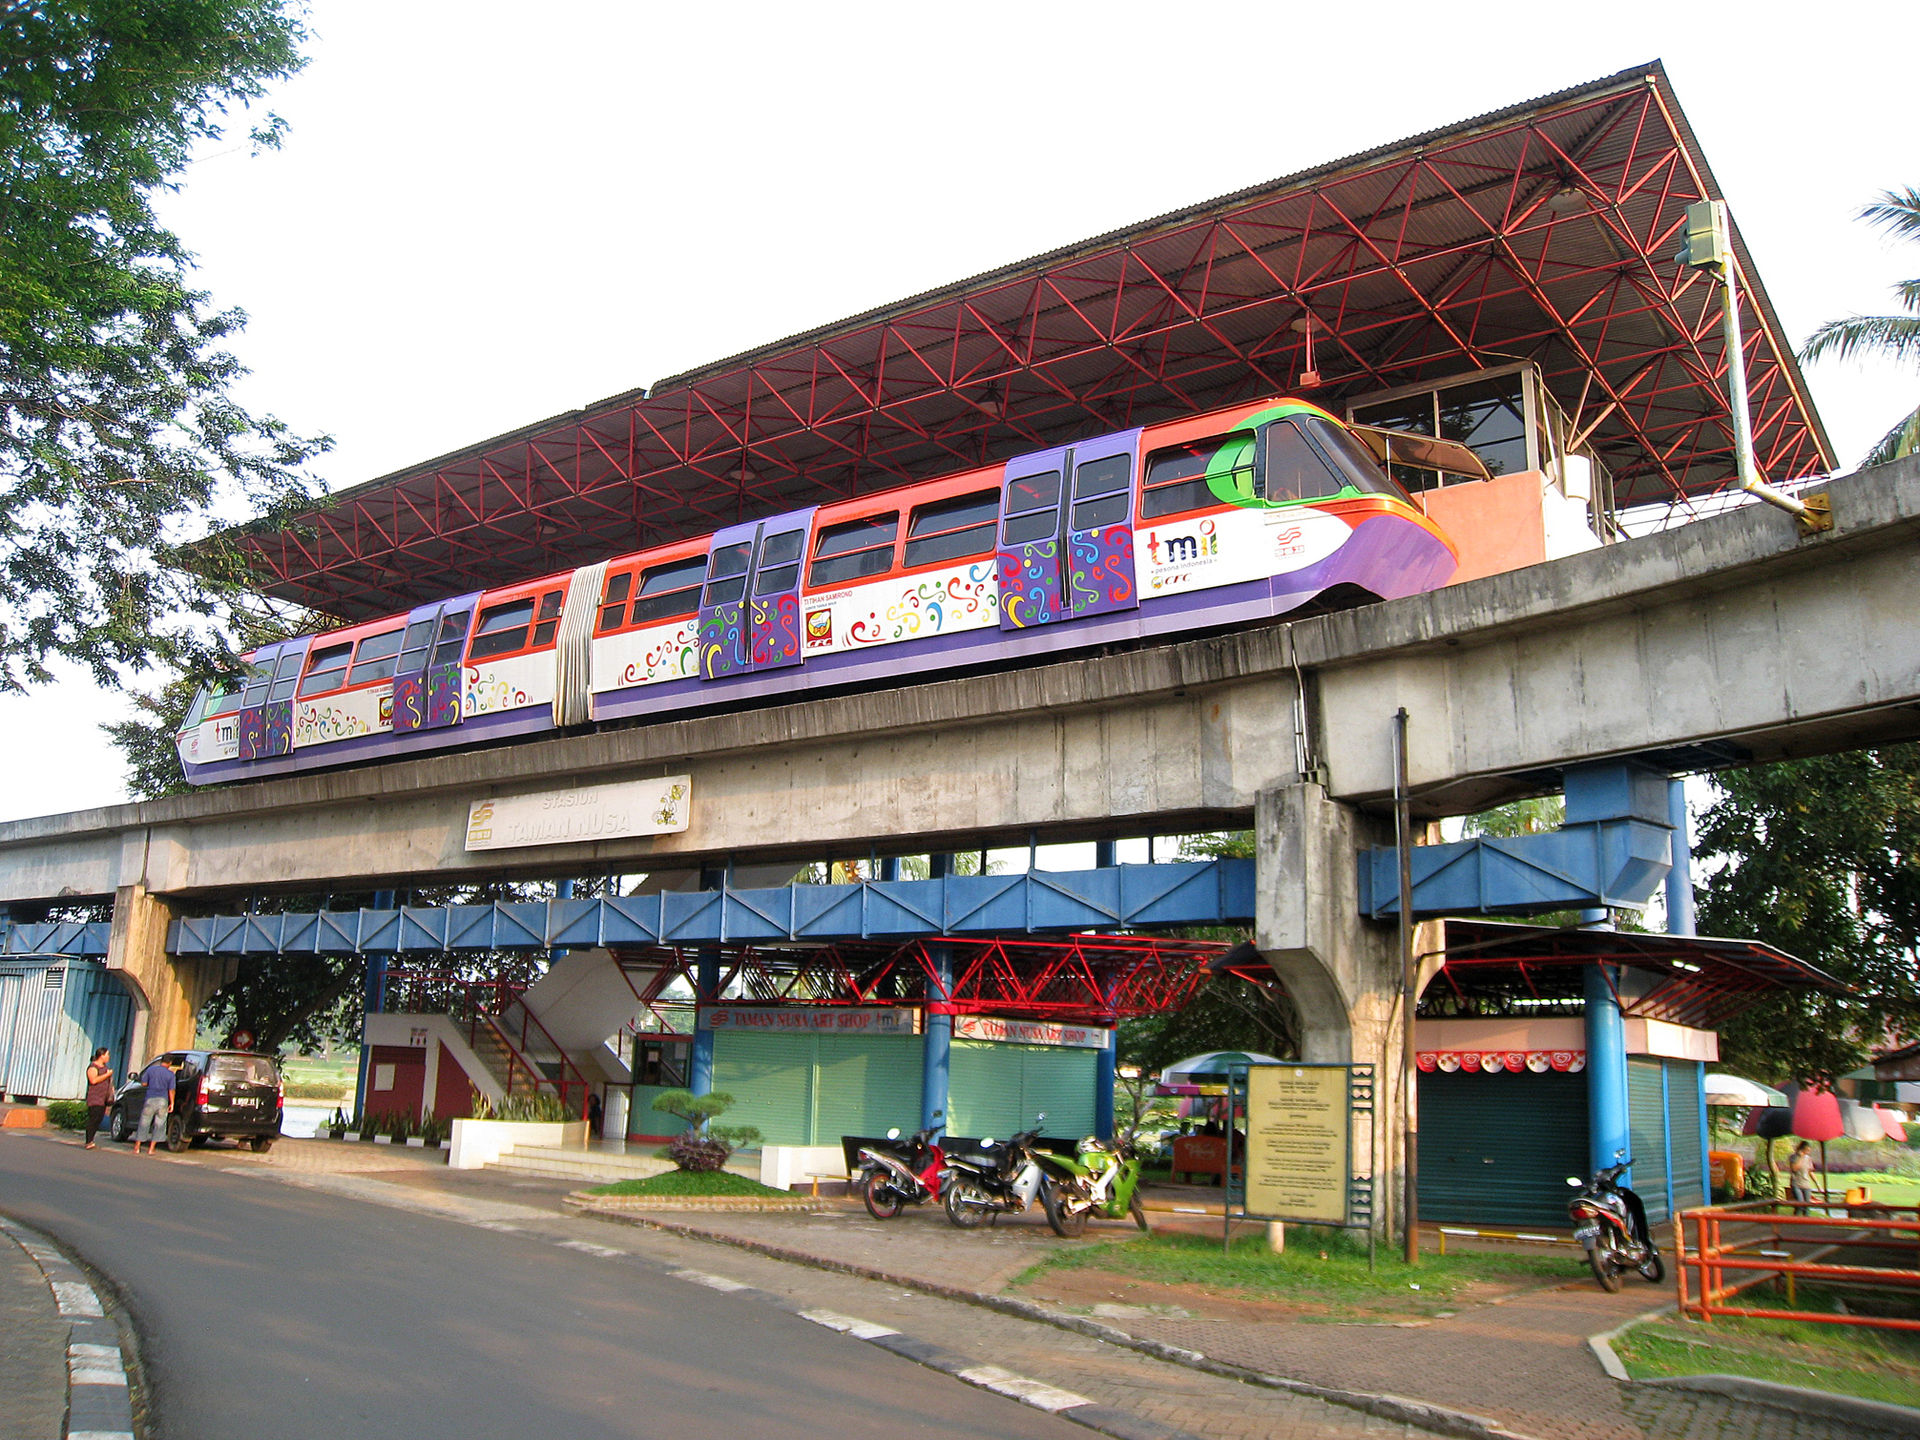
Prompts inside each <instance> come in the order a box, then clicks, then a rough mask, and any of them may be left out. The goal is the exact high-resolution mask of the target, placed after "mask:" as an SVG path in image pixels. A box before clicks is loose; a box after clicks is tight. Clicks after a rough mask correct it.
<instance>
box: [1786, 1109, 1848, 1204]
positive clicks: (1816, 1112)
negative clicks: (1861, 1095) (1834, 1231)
mask: <svg viewBox="0 0 1920 1440" xmlns="http://www.w3.org/2000/svg"><path fill="white" fill-rule="evenodd" d="M1793 1133H1794V1134H1796V1135H1798V1136H1799V1137H1800V1138H1801V1139H1802V1140H1818V1141H1819V1142H1820V1193H1821V1194H1822V1195H1825V1194H1826V1192H1827V1141H1829V1140H1838V1139H1839V1138H1840V1137H1841V1136H1842V1135H1844V1134H1846V1133H1847V1126H1846V1121H1845V1120H1843V1119H1842V1118H1841V1115H1840V1097H1839V1096H1838V1095H1835V1094H1834V1093H1833V1092H1832V1091H1831V1090H1800V1091H1798V1092H1797V1093H1796V1094H1795V1095H1794V1097H1793Z"/></svg>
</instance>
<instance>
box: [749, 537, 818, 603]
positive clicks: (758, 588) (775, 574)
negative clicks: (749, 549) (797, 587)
mask: <svg viewBox="0 0 1920 1440" xmlns="http://www.w3.org/2000/svg"><path fill="white" fill-rule="evenodd" d="M806 538H807V532H806V531H804V530H785V531H782V532H781V533H780V534H778V535H769V536H767V538H766V540H765V541H764V542H762V544H761V546H760V573H759V575H758V576H757V577H755V579H754V582H753V593H754V594H756V595H778V594H779V593H780V592H781V591H783V590H791V589H793V587H794V584H795V582H797V581H798V580H799V579H800V547H801V545H802V544H803V543H804V542H805V541H806Z"/></svg>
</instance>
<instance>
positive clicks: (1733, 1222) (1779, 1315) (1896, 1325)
mask: <svg viewBox="0 0 1920 1440" xmlns="http://www.w3.org/2000/svg"><path fill="white" fill-rule="evenodd" d="M1832 1209H1838V1210H1841V1211H1842V1212H1843V1213H1840V1214H1830V1213H1828V1211H1829V1210H1832ZM1689 1239H1691V1243H1689ZM1674 1246H1675V1250H1676V1252H1677V1254H1676V1262H1677V1263H1676V1267H1675V1269H1676V1274H1675V1280H1676V1282H1677V1284H1678V1286H1679V1292H1680V1294H1679V1300H1680V1313H1681V1314H1683V1315H1690V1316H1693V1317H1694V1318H1696V1319H1699V1320H1711V1319H1712V1318H1713V1317H1714V1316H1716V1315H1736V1316H1743V1317H1748V1318H1753V1319H1766V1320H1811V1321H1815V1322H1818V1323H1821V1324H1828V1325H1869V1326H1875V1327H1878V1328H1880V1329H1886V1330H1920V1319H1905V1318H1901V1317H1898V1316H1885V1315H1867V1314H1860V1313H1858V1312H1857V1310H1850V1311H1847V1312H1845V1313H1840V1312H1836V1311H1832V1310H1824V1311H1823V1310H1808V1309H1803V1308H1801V1307H1800V1306H1799V1303H1798V1300H1799V1297H1798V1295H1797V1293H1796V1282H1797V1281H1799V1280H1801V1279H1806V1280H1818V1281H1825V1282H1828V1283H1830V1284H1837V1285H1845V1286H1849V1287H1854V1286H1868V1287H1872V1288H1873V1289H1876V1290H1893V1291H1909V1292H1912V1293H1913V1294H1914V1295H1915V1296H1916V1297H1917V1298H1920V1207H1916V1206H1912V1205H1854V1206H1845V1207H1843V1206H1821V1205H1810V1204H1807V1203H1805V1202H1802V1201H1793V1200H1749V1201H1747V1202H1745V1203H1743V1204H1738V1205H1716V1206H1709V1207H1706V1208H1704V1209H1699V1210H1687V1211H1684V1212H1682V1214H1681V1216H1680V1219H1679V1223H1677V1224H1676V1225H1675V1226H1674ZM1835 1256H1839V1257H1840V1259H1839V1260H1838V1261H1836V1260H1834V1259H1833V1258H1832V1257H1835ZM1767 1280H1773V1281H1776V1282H1777V1283H1778V1284H1779V1286H1780V1289H1781V1291H1782V1292H1783V1293H1784V1296H1785V1303H1784V1304H1783V1305H1776V1306H1763V1305H1756V1304H1752V1303H1745V1302H1741V1303H1732V1304H1730V1303H1728V1302H1729V1301H1740V1297H1741V1294H1742V1292H1743V1291H1746V1290H1749V1289H1751V1288H1752V1287H1753V1286H1755V1285H1758V1284H1760V1283H1762V1282H1764V1281H1767Z"/></svg>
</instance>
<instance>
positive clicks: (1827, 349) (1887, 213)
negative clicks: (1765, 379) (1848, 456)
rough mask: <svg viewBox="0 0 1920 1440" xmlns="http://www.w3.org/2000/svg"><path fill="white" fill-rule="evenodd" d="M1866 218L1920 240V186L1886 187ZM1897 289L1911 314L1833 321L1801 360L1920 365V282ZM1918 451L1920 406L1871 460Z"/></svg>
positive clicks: (1864, 214) (1866, 211)
mask: <svg viewBox="0 0 1920 1440" xmlns="http://www.w3.org/2000/svg"><path fill="white" fill-rule="evenodd" d="M1860 218H1861V219H1862V220H1865V221H1866V222H1867V223H1868V224H1870V225H1878V226H1879V227H1880V228H1881V229H1883V230H1886V231H1888V232H1889V233H1890V234H1892V235H1893V236H1894V237H1895V238H1896V239H1900V240H1912V241H1920V190H1917V189H1915V188H1914V187H1913V186H1911V185H1909V186H1908V187H1907V188H1906V189H1905V190H1887V191H1883V192H1882V193H1881V195H1880V198H1879V199H1877V200H1875V201H1874V202H1873V203H1872V204H1870V205H1867V206H1865V207H1863V208H1862V209H1861V211H1860ZM1893 293H1894V296H1895V298H1896V299H1898V300H1899V302H1900V304H1901V306H1902V307H1903V308H1904V309H1905V311H1906V314H1904V315H1852V316H1849V317H1848V318H1846V319H1845V320H1829V321H1827V323H1826V324H1824V325H1822V326H1820V328H1819V329H1817V330H1815V331H1814V332H1813V334H1811V335H1809V336H1808V337H1807V343H1806V344H1805V345H1803V346H1801V347H1800V359H1801V361H1802V362H1803V363H1808V364H1811V363H1812V362H1813V361H1815V360H1820V359H1823V358H1825V357H1827V356H1832V357H1833V358H1835V359H1837V360H1846V359H1850V358H1852V357H1853V356H1856V355H1883V356H1885V357H1886V358H1887V359H1889V360H1892V361H1895V362H1896V363H1899V364H1907V365H1912V364H1916V363H1920V280H1902V281H1900V282H1899V283H1898V284H1897V285H1895V286H1894V287H1893ZM1916 451H1920V408H1916V409H1915V410H1914V411H1913V412H1912V413H1910V414H1908V415H1907V416H1905V417H1904V418H1903V419H1901V420H1900V421H1899V422H1898V423H1897V424H1895V425H1894V427H1893V429H1891V430H1889V431H1888V432H1887V433H1886V434H1885V435H1883V436H1882V437H1881V438H1880V440H1879V442H1878V443H1877V444H1875V445H1874V447H1873V449H1872V450H1870V451H1869V452H1868V453H1867V457H1866V461H1865V463H1866V464H1868V465H1882V464H1885V463H1886V462H1887V461H1889V460H1895V459H1898V458H1899V457H1900V456H1902V455H1911V454H1913V453H1914V452H1916Z"/></svg>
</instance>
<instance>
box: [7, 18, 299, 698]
mask: <svg viewBox="0 0 1920 1440" xmlns="http://www.w3.org/2000/svg"><path fill="white" fill-rule="evenodd" d="M305 38H306V32H305V28H304V26H303V23H302V12H301V10H300V9H299V4H298V0H7V3H4V4H0V688H5V689H19V688H22V687H23V686H24V685H26V684H32V683H40V682H44V681H46V680H47V679H49V678H50V674H49V671H48V668H47V664H48V661H49V660H51V659H52V658H54V657H65V658H68V659H70V660H74V661H77V662H79V663H81V664H83V665H85V666H86V667H87V668H88V669H89V670H90V671H91V672H92V675H93V677H94V679H95V680H96V681H98V682H99V683H100V684H102V685H114V684H117V683H119V682H120V680H121V679H122V678H123V671H125V670H126V669H129V668H138V667H141V666H144V665H146V664H148V663H151V662H154V661H161V662H166V663H171V664H174V665H176V666H183V667H191V668H193V669H195V670H198V671H205V670H208V669H211V668H217V667H219V666H221V665H225V666H227V667H231V664H232V660H233V657H232V654H231V647H230V646H229V644H228V643H227V641H226V640H225V639H224V637H223V636H222V635H221V633H220V629H219V625H218V623H214V624H212V625H211V626H210V625H209V622H219V621H221V620H223V619H224V618H225V617H226V616H227V614H228V613H229V612H230V611H231V610H232V609H233V608H234V607H236V606H242V607H244V606H246V605H247V604H249V603H250V602H249V601H248V600H247V598H246V593H245V591H244V589H243V588H242V584H241V582H242V580H243V579H244V570H243V567H242V566H241V565H240V563H239V561H238V558H237V555H236V554H235V553H234V552H232V551H231V550H229V549H222V548H217V547H210V548H204V549H200V550H196V552H195V555H196V560H195V565H196V569H197V572H198V573H195V572H193V571H189V570H187V569H185V568H182V564H183V554H184V552H183V550H182V546H183V545H185V544H186V543H188V542H191V541H194V540H197V539H199V538H201V534H202V533H204V532H207V531H210V530H212V529H214V528H216V525H217V524H218V522H219V518H220V512H221V511H222V510H223V509H224V510H230V509H232V508H233V507H234V506H236V505H241V506H247V507H252V508H256V509H258V510H259V511H260V512H261V513H262V514H264V515H268V516H272V517H278V519H280V520H286V519H290V518H291V516H292V515H293V514H294V513H295V512H296V507H303V506H305V505H308V504H310V503H311V498H312V497H311V491H312V485H311V482H310V480H309V479H308V478H307V477H306V476H305V474H304V473H303V471H302V468H301V467H303V466H304V464H305V463H306V462H307V461H308V460H309V459H310V458H311V457H313V456H314V455H316V454H318V453H319V452H320V451H322V450H324V449H325V448H326V446H327V443H328V442H327V441H326V440H324V439H320V438H301V437H298V436H295V435H293V434H292V433H291V432H290V431H289V430H288V428H287V427H286V426H285V425H284V424H282V423H281V422H280V421H278V420H275V419H273V418H272V417H268V416H262V417H255V416H252V415H249V414H248V413H247V412H246V411H245V410H244V409H243V408H242V407H241V406H240V405H239V404H238V403H237V402H236V401H235V399H234V398H233V394H232V390H233V386H234V384H235V382H236V381H237V380H238V379H239V378H240V377H241V376H242V375H244V374H245V373H246V372H245V371H244V370H243V368H242V367H241V366H240V364H239V362H238V361H237V360H236V359H235V358H234V357H233V355H232V354H230V353H229V352H228V351H227V350H226V349H224V348H223V347H224V346H225V344H226V343H228V342H229V340H230V339H231V337H232V336H233V335H234V334H235V333H236V332H237V331H238V330H239V329H240V327H241V325H242V324H243V323H244V320H245V316H244V315H243V314H242V313H241V312H240V311H238V310H231V309H230V310H215V309H213V308H212V307H211V306H210V304H209V301H208V297H207V296H206V295H205V294H204V293H202V292H200V291H197V290H194V289H193V288H191V286H190V285H189V284H188V276H189V273H190V270H191V267H192V256H191V255H190V253H189V252H188V251H187V249H186V248H185V246H184V245H183V244H182V243H181V241H180V239H179V238H178V237H177V236H175V235H174V234H172V233H171V232H170V231H169V230H167V228H166V227H165V226H163V225H162V224H161V223H160V221H159V219H158V217H157V216H156V215H155V213H154V209H153V200H154V197H155V195H156V194H157V193H159V192H162V191H164V190H167V189H169V188H171V187H172V185H173V184H174V179H175V177H177V176H178V175H179V174H180V173H181V171H182V170H183V169H184V167H185V166H186V165H187V164H188V163H189V161H190V159H191V155H192V151H193V148H194V146H195V145H198V144H205V143H209V142H212V141H215V140H218V139H220V138H221V137H222V136H223V135H225V134H226V132H227V130H228V128H229V126H230V125H231V124H232V123H233V119H234V115H235V112H236V111H238V110H244V109H246V108H248V107H249V106H250V105H251V104H252V102H254V101H256V100H258V99H260V98H261V97H262V96H263V95H264V94H265V93H266V87H267V85H268V83H269V82H271V81H274V80H279V79H284V78H285V77H287V76H289V75H291V74H293V73H294V72H295V71H296V70H298V69H299V68H300V66H301V65H302V64H303V63H304V62H303V59H302V57H301V55H300V53H299V46H300V44H301V42H302V41H303V40H304V39H305ZM280 130H281V123H280V121H279V120H278V119H277V117H274V116H272V115H266V116H264V117H263V119H262V123H260V124H259V125H256V126H255V127H254V129H253V131H252V136H253V140H254V142H255V144H256V145H264V146H271V145H273V144H275V143H277V141H278V138H279V135H280Z"/></svg>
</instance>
